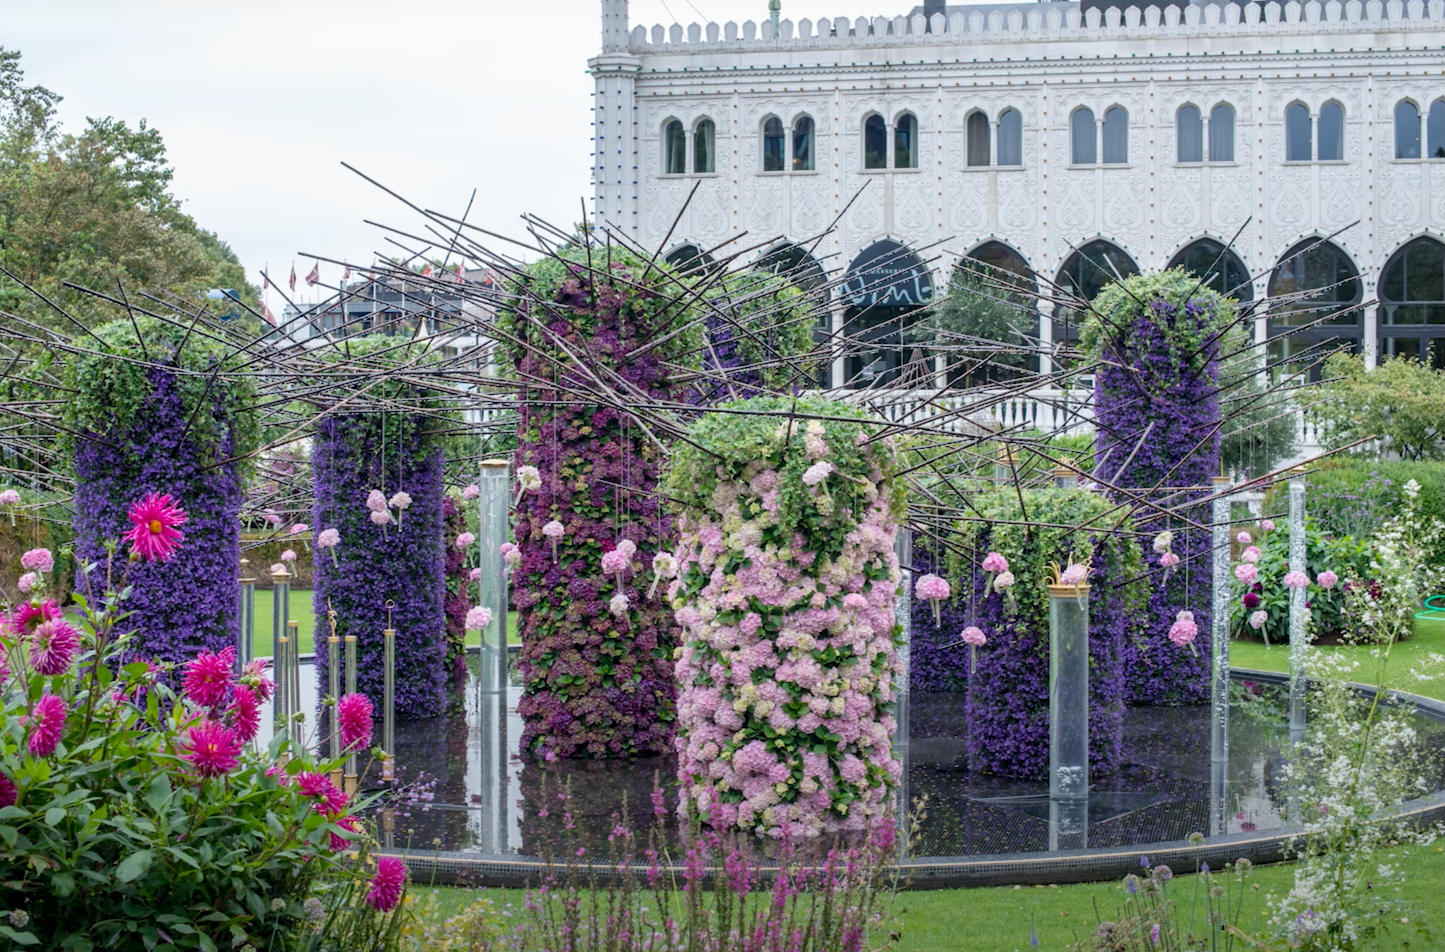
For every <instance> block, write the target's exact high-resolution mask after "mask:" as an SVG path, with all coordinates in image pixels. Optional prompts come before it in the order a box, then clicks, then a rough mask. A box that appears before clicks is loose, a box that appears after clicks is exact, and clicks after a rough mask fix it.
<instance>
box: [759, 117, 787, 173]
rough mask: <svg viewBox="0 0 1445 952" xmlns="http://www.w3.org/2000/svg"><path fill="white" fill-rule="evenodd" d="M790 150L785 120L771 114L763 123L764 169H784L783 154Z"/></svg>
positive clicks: (775, 170) (768, 170)
mask: <svg viewBox="0 0 1445 952" xmlns="http://www.w3.org/2000/svg"><path fill="white" fill-rule="evenodd" d="M787 150H788V145H787V138H786V136H785V135H784V133H783V120H781V119H779V118H778V117H777V116H769V117H768V119H767V121H766V122H764V123H763V171H764V172H781V171H783V156H784V154H786V152H787Z"/></svg>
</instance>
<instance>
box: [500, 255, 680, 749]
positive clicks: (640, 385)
mask: <svg viewBox="0 0 1445 952" xmlns="http://www.w3.org/2000/svg"><path fill="white" fill-rule="evenodd" d="M543 265H545V266H546V267H547V268H550V269H554V270H555V269H558V268H561V269H563V273H562V274H561V275H560V278H559V280H557V282H556V284H555V287H552V288H550V289H548V290H546V291H545V294H546V296H547V297H548V298H549V300H548V307H547V308H546V310H545V311H544V310H543V308H542V307H540V306H537V307H534V308H533V310H534V311H535V316H536V318H537V322H535V323H534V322H532V321H529V320H526V319H525V316H524V315H518V316H517V317H516V334H517V335H518V336H519V337H521V338H524V339H528V340H529V341H530V343H532V344H533V345H535V346H536V347H538V348H541V349H542V350H543V351H544V352H545V353H547V354H549V355H550V357H543V356H539V355H538V354H537V352H536V351H533V350H530V349H518V350H517V351H516V352H515V353H514V355H513V356H514V360H515V363H516V367H517V376H518V379H519V380H523V381H528V380H531V381H536V380H551V379H558V378H560V379H559V380H558V382H559V385H560V386H559V389H555V390H554V389H552V388H550V387H547V386H545V385H539V384H537V383H532V384H531V385H529V386H527V387H526V388H524V390H523V393H522V399H521V401H520V417H521V419H520V423H519V425H518V444H519V446H518V449H517V455H516V464H517V466H518V467H519V468H520V467H522V466H528V465H530V466H535V467H536V468H537V470H538V473H539V476H540V481H541V485H540V486H538V487H537V488H535V489H531V490H528V491H525V492H523V493H522V497H521V502H520V505H519V506H518V508H517V512H516V524H515V537H516V543H517V546H518V549H519V551H520V552H521V563H520V564H519V565H518V566H517V567H516V568H514V569H513V570H512V584H513V593H512V604H513V605H514V607H515V608H516V609H517V612H518V618H519V626H520V628H521V636H522V657H521V674H522V682H523V685H524V695H523V697H522V700H521V702H520V704H519V711H520V713H521V715H522V718H523V722H524V728H523V734H522V743H521V749H522V750H523V751H525V752H529V753H532V754H535V755H538V756H541V757H544V758H549V759H550V758H554V757H572V756H588V757H627V756H634V755H639V754H660V753H663V752H665V751H667V750H668V749H669V746H670V744H671V740H672V735H673V730H674V722H675V719H676V687H675V685H674V683H673V671H672V652H673V648H674V647H675V646H676V644H677V632H676V626H675V625H674V623H673V621H672V618H671V613H670V612H669V611H668V610H667V609H666V606H665V605H664V599H663V597H662V594H661V593H660V592H658V593H655V594H654V596H653V597H647V594H648V587H649V575H648V572H647V568H646V567H647V566H650V565H651V564H652V558H653V556H654V555H655V554H656V553H657V552H659V551H663V550H665V549H667V548H668V547H669V543H670V540H671V537H672V520H671V518H670V517H669V516H667V515H665V514H664V513H663V512H662V510H661V508H660V506H659V500H658V497H657V495H656V487H657V476H658V461H659V460H658V450H657V447H656V446H655V444H654V443H653V442H652V441H651V439H650V438H649V436H648V434H647V433H646V431H645V430H644V429H643V428H642V427H641V426H639V425H638V424H637V423H635V422H634V421H633V420H632V419H631V417H629V416H627V415H625V414H622V413H619V412H618V411H617V410H615V409H613V408H610V407H598V406H595V405H584V404H578V403H568V402H565V401H566V400H567V399H568V396H567V395H568V393H569V392H575V391H579V390H580V391H585V390H587V389H588V388H589V387H591V386H592V384H591V383H590V378H589V377H588V376H587V374H586V373H585V372H583V371H581V370H577V371H575V372H574V371H571V370H570V369H569V367H570V362H569V361H568V360H567V359H566V358H565V356H564V355H563V354H562V352H561V348H559V347H557V346H556V344H555V342H556V341H565V342H566V345H567V349H568V350H569V351H570V352H571V353H573V354H576V355H578V356H579V357H580V358H581V359H582V360H584V361H587V362H588V363H590V364H591V365H593V366H602V367H607V368H609V372H611V373H615V374H616V375H617V376H619V377H620V378H622V379H623V380H624V381H626V383H627V384H628V385H629V386H631V387H632V388H635V390H636V391H637V392H638V393H639V394H645V397H642V396H640V397H639V399H647V400H654V401H663V402H665V401H670V400H676V399H677V398H678V395H679V392H680V390H679V388H677V387H675V386H674V384H673V383H672V381H671V380H670V378H669V374H668V370H667V367H666V366H665V364H664V358H667V357H668V356H669V352H668V351H665V350H663V349H655V350H652V351H650V352H648V353H646V354H644V355H642V356H631V355H634V354H635V352H637V351H640V350H641V349H642V348H643V346H644V345H645V344H647V343H648V342H650V341H652V340H654V339H656V338H657V337H658V336H659V335H661V334H662V333H663V332H664V328H665V327H670V326H671V324H670V322H671V321H674V320H675V317H676V316H675V314H674V313H673V311H671V310H669V309H667V307H666V306H665V304H666V302H667V301H668V300H669V299H670V298H669V295H668V294H667V293H666V291H667V289H666V287H665V285H663V283H662V282H661V277H662V276H661V274H659V273H658V272H657V271H656V270H655V269H654V270H653V273H652V275H650V276H648V277H647V279H646V281H644V280H643V278H644V273H645V272H646V270H647V269H646V265H645V263H641V262H638V261H637V260H636V259H632V258H630V257H628V256H624V255H620V254H618V253H617V252H616V251H614V252H613V253H612V255H611V263H610V268H611V273H612V274H614V275H616V276H617V277H618V278H619V279H620V280H619V281H618V282H616V283H613V282H611V281H606V280H595V279H594V276H593V275H592V274H591V273H590V272H589V271H588V269H587V268H586V266H585V264H584V263H582V262H572V263H569V262H565V261H562V262H559V261H556V260H552V261H547V262H543ZM595 265H596V266H598V267H599V268H605V267H607V265H606V264H604V262H603V261H601V260H599V261H597V262H595ZM652 283H656V284H657V285H658V286H659V288H661V289H662V292H663V293H655V292H653V291H651V290H648V289H645V288H644V287H642V286H641V285H644V284H652ZM540 325H545V327H544V326H540ZM574 373H575V375H576V380H575V381H573V380H572V379H571V378H572V376H573V374H574ZM553 521H556V522H557V523H559V524H560V525H561V526H562V529H563V533H562V535H561V536H560V537H556V538H552V537H548V536H546V535H544V534H543V531H542V527H543V526H544V525H546V524H549V523H551V522H553ZM623 539H627V540H630V541H631V542H632V543H633V544H634V545H635V546H636V551H635V555H634V557H633V564H632V571H631V572H627V573H624V575H623V582H622V585H621V590H620V594H621V595H622V596H624V597H626V599H627V605H626V607H625V608H623V609H622V610H621V611H620V612H617V613H614V612H612V611H610V610H609V602H611V601H612V599H614V598H615V597H616V596H617V595H618V594H619V589H618V579H617V576H616V575H612V576H608V575H604V573H603V571H602V556H603V554H604V553H606V552H609V551H611V550H613V549H615V548H616V547H617V544H618V543H619V542H620V541H622V540H623Z"/></svg>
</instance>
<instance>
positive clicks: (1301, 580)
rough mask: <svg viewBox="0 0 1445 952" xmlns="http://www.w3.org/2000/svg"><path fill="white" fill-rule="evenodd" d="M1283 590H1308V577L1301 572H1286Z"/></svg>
mask: <svg viewBox="0 0 1445 952" xmlns="http://www.w3.org/2000/svg"><path fill="white" fill-rule="evenodd" d="M1284 584H1285V588H1309V585H1310V577H1309V576H1308V575H1306V574H1305V573H1303V572H1286V573H1285V576H1284Z"/></svg>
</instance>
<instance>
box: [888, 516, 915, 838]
mask: <svg viewBox="0 0 1445 952" xmlns="http://www.w3.org/2000/svg"><path fill="white" fill-rule="evenodd" d="M893 552H894V554H895V555H897V556H898V575H899V579H898V601H896V602H895V603H894V606H893V617H894V618H895V619H896V620H897V623H898V626H899V628H900V629H901V630H902V633H903V637H902V639H901V640H900V644H899V645H898V660H899V662H900V665H901V667H902V668H903V673H902V674H900V675H899V676H898V680H896V681H894V682H893V698H894V701H895V702H896V710H895V713H894V719H895V720H896V721H897V725H896V727H895V728H894V732H893V756H894V757H895V758H897V759H898V762H899V763H901V764H902V765H903V774H902V779H901V780H900V781H899V783H898V805H897V817H898V823H897V826H898V829H899V830H900V831H902V833H903V835H901V836H899V837H898V851H899V858H900V859H907V858H908V835H907V829H908V773H909V767H910V766H911V765H910V763H909V761H910V759H911V758H910V756H909V749H908V713H909V712H908V693H909V692H908V688H909V679H910V678H911V677H912V674H913V666H912V656H911V655H912V653H911V650H910V649H911V646H912V643H913V569H912V568H911V566H912V565H913V532H912V531H911V530H910V529H908V528H907V527H900V528H899V529H898V534H897V535H895V536H894V537H893Z"/></svg>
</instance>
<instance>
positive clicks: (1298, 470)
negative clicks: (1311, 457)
mask: <svg viewBox="0 0 1445 952" xmlns="http://www.w3.org/2000/svg"><path fill="white" fill-rule="evenodd" d="M1307 472H1309V470H1307V469H1305V467H1304V465H1303V464H1301V465H1299V466H1295V467H1293V468H1291V469H1290V471H1289V475H1290V478H1291V479H1299V478H1300V477H1301V476H1303V475H1304V474H1305V473H1307Z"/></svg>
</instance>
